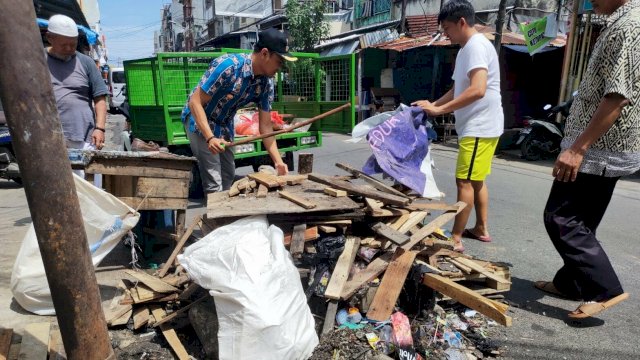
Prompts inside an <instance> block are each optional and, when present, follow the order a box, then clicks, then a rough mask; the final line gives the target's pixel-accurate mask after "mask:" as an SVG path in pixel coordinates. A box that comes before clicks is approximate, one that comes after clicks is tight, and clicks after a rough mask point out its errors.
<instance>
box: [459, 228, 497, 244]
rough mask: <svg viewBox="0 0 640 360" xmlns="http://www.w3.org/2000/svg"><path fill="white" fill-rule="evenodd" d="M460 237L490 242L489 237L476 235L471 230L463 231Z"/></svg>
mask: <svg viewBox="0 0 640 360" xmlns="http://www.w3.org/2000/svg"><path fill="white" fill-rule="evenodd" d="M462 237H465V238H467V239H474V240H479V241H482V242H491V240H493V239H491V236H485V235H476V234H474V233H473V232H471V229H464V231H463V232H462Z"/></svg>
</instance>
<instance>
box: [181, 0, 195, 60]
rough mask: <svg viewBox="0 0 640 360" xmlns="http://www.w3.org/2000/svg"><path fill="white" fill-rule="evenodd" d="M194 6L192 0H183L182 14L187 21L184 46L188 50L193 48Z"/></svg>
mask: <svg viewBox="0 0 640 360" xmlns="http://www.w3.org/2000/svg"><path fill="white" fill-rule="evenodd" d="M192 10H193V7H192V6H191V0H183V1H182V15H183V17H184V21H185V29H184V46H185V50H186V51H187V52H189V51H191V50H192V49H193V15H192Z"/></svg>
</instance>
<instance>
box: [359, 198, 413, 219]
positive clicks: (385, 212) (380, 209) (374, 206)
mask: <svg viewBox="0 0 640 360" xmlns="http://www.w3.org/2000/svg"><path fill="white" fill-rule="evenodd" d="M364 201H365V203H366V204H367V210H368V211H369V214H370V215H371V216H372V217H392V216H402V215H405V214H409V210H406V209H398V208H387V207H384V206H385V205H384V203H383V202H382V201H378V200H374V199H370V198H365V199H364Z"/></svg>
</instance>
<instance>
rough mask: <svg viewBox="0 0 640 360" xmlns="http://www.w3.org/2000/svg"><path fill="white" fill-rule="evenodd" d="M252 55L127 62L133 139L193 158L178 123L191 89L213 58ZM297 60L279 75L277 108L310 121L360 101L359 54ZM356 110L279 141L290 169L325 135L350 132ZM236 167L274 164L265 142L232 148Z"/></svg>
mask: <svg viewBox="0 0 640 360" xmlns="http://www.w3.org/2000/svg"><path fill="white" fill-rule="evenodd" d="M239 52H248V50H238V49H218V50H216V51H212V52H192V53H185V52H181V53H158V54H156V55H155V56H154V57H151V58H144V59H136V60H129V61H125V62H124V71H125V77H126V83H127V97H128V101H129V116H130V121H131V132H132V136H133V137H137V138H140V139H142V140H145V141H154V142H156V143H158V144H159V145H161V146H167V147H168V148H169V150H170V151H171V152H173V153H176V154H182V155H191V149H190V147H189V140H188V139H187V136H186V134H185V130H184V127H183V124H182V121H181V119H180V115H181V113H182V109H183V107H184V105H185V102H186V101H187V98H188V96H189V94H190V92H191V90H192V89H193V88H194V87H195V86H196V85H197V84H198V81H199V80H200V78H201V77H202V75H203V74H204V72H205V71H206V70H207V68H208V66H209V63H210V62H211V60H212V59H213V58H215V57H218V56H221V55H224V54H227V53H239ZM295 55H296V56H297V57H298V58H299V61H297V62H295V63H291V64H289V65H288V66H287V67H285V68H283V69H282V71H281V72H279V73H278V74H276V77H275V79H274V81H275V90H276V94H275V101H274V103H273V110H276V111H278V112H279V113H281V114H293V115H294V116H295V118H311V117H313V116H316V115H318V114H321V113H323V112H326V111H329V110H331V109H334V108H336V107H338V106H340V105H343V104H345V103H347V102H350V103H351V104H355V103H356V99H355V97H356V86H355V83H356V81H355V56H354V55H353V54H350V55H344V56H337V57H330V58H322V57H319V56H318V54H311V53H295ZM355 119H356V113H355V106H352V107H351V108H350V109H348V110H345V111H342V112H339V113H337V114H334V115H332V116H329V117H327V118H325V119H322V120H319V121H317V122H315V123H314V124H313V125H312V126H311V127H310V128H309V129H308V130H307V131H304V132H292V133H286V134H282V135H278V136H277V137H276V142H277V144H278V148H279V149H280V151H281V153H283V158H284V160H285V162H286V163H287V165H288V166H289V169H290V170H293V152H294V151H297V150H303V149H309V148H313V147H318V146H321V145H322V131H334V132H341V133H347V132H350V131H351V129H352V128H353V126H355ZM233 151H234V153H235V159H236V166H237V167H241V166H247V165H251V166H253V167H254V169H257V168H258V166H260V165H263V164H270V163H271V159H270V158H269V155H268V154H267V151H266V150H265V149H264V146H263V143H262V141H261V140H256V141H254V142H252V143H248V144H246V145H241V146H237V147H234V148H233Z"/></svg>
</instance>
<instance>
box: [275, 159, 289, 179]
mask: <svg viewBox="0 0 640 360" xmlns="http://www.w3.org/2000/svg"><path fill="white" fill-rule="evenodd" d="M275 166H276V172H277V174H278V176H282V175H287V174H288V173H289V168H288V167H287V164H285V163H283V162H282V161H281V162H279V163H276V164H275Z"/></svg>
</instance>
